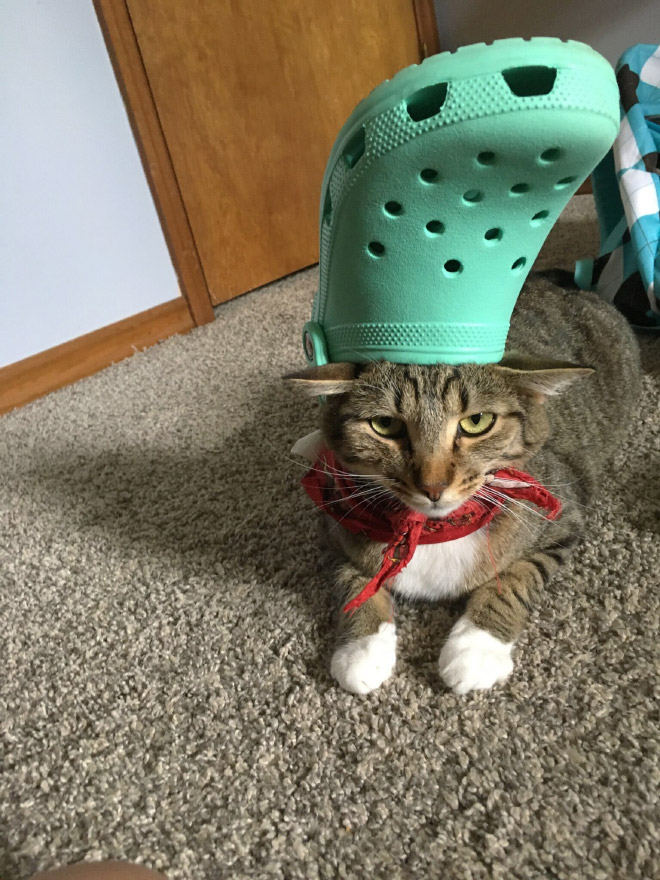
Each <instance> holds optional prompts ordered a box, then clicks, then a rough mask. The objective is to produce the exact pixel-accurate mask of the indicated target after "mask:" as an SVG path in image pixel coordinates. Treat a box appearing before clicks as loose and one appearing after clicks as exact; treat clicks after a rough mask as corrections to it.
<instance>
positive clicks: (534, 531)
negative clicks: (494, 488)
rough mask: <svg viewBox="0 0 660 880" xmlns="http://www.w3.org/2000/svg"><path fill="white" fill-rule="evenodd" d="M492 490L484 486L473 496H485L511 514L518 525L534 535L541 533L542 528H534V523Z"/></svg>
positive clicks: (486, 499)
mask: <svg viewBox="0 0 660 880" xmlns="http://www.w3.org/2000/svg"><path fill="white" fill-rule="evenodd" d="M490 491H491V490H489V489H486V487H485V486H482V487H481V489H478V490H477V491H476V492H475V493H474V495H473V496H472V497H473V498H478V497H480V498H483V499H484V500H485V501H488V502H490V504H494V505H495V507H497V508H499V509H500V510H501V511H502V513H504V514H506V515H507V516H510V517H511V519H513V520H515V521H516V522H517V523H518V525H520V526H522V527H523V528H525V529H526V530H527V531H528V532H529V533H530V534H531V535H533V536H534V537H536V536H537V535H539V534H540V533H541V531H542V530H541V529H540V528H534V527H533V525H534V524H533V523H531V522H529V521H528V520H526V519H525V518H524V517H523V516H521V515H520V514H519V513H517V512H516V511H515V510H512V509H511V508H510V507H509V506H508V505H507V504H505V503H504V502H503V501H502V500H501V499H500V498H498V497H497V496H495V495H491V494H489V493H490ZM505 497H506V500H508V501H512V500H513V499H511V498H508V497H507V496H505ZM523 507H524V505H523ZM525 509H526V510H527V509H528V508H525Z"/></svg>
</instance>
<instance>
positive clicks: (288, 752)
mask: <svg viewBox="0 0 660 880" xmlns="http://www.w3.org/2000/svg"><path fill="white" fill-rule="evenodd" d="M592 212H593V208H592V203H591V201H590V199H588V198H584V197H583V198H581V199H578V200H575V201H574V203H573V204H572V206H571V207H570V210H569V211H568V212H567V214H566V215H565V217H564V219H563V220H562V221H561V223H560V226H559V227H558V228H557V229H556V230H555V232H554V234H553V236H552V239H551V241H550V242H549V244H548V246H547V248H546V251H545V253H544V256H543V264H544V265H546V266H547V265H553V264H556V265H564V266H570V265H571V261H572V259H573V258H575V257H576V256H580V255H582V254H584V253H585V252H589V251H590V250H593V248H594V247H595V229H594V224H593V216H592ZM315 282H316V271H315V270H311V271H308V272H304V273H301V274H299V275H296V276H294V277H292V278H289V279H286V280H284V281H282V282H280V283H278V284H275V285H272V286H271V287H270V288H267V289H265V290H262V291H258V292H255V293H253V294H250V295H248V296H245V297H243V298H241V299H239V300H237V301H235V302H233V303H230V304H228V305H226V306H222V307H221V308H220V309H219V310H218V317H217V320H216V322H215V323H214V324H213V325H212V326H209V327H205V328H203V329H201V330H197V331H195V332H193V333H191V334H190V335H189V336H187V337H185V338H179V339H172V340H170V341H168V342H166V343H164V344H161V345H159V346H157V347H155V348H153V349H151V350H150V351H148V352H146V353H143V354H139V355H136V356H135V357H134V358H132V359H131V360H129V361H125V362H123V363H121V364H119V365H117V366H114V367H112V368H110V369H108V370H106V371H104V372H103V373H101V374H99V375H97V376H95V377H92V378H91V379H88V380H86V381H84V382H80V383H79V384H78V385H76V386H74V387H71V388H68V389H65V390H63V391H61V392H58V393H56V394H53V395H51V396H50V397H48V398H46V399H44V400H42V401H39V402H36V403H35V404H33V405H31V406H28V407H26V408H25V409H23V410H21V411H17V412H15V413H13V414H11V415H9V416H6V417H4V418H3V419H1V420H0V472H1V473H2V477H1V478H0V483H1V485H0V505H1V506H0V516H1V538H2V540H1V542H0V576H1V580H2V584H1V589H2V604H1V610H0V614H1V619H0V632H1V633H2V636H1V639H2V642H1V650H0V664H1V670H0V731H1V739H0V750H1V754H0V849H1V851H2V854H1V856H0V877H2V878H3V880H24V878H26V877H28V876H29V875H30V874H31V873H32V872H33V871H35V870H36V869H37V868H47V867H52V866H54V865H55V864H56V863H60V862H67V861H73V860H77V859H83V858H87V859H92V858H100V857H115V858H127V859H132V860H135V861H141V862H144V863H145V864H147V865H150V866H152V867H154V868H157V869H160V870H162V871H164V872H165V873H166V874H167V875H168V877H169V878H171V880H184V878H185V880H219V878H227V880H228V878H236V880H238V878H241V880H242V878H245V880H247V878H251V880H252V878H282V880H303V878H304V880H308V878H312V880H313V878H324V880H325V878H327V880H330V878H336V877H340V878H342V877H343V878H358V880H360V878H366V877H369V878H374V880H377V878H383V880H384V878H390V877H414V878H417V877H419V878H425V877H431V878H450V880H477V878H479V880H481V878H501V880H535V878H554V880H564V878H566V880H568V878H570V880H576V878H579V880H609V878H617V880H619V878H621V880H633V878H634V880H637V878H649V880H650V878H657V877H658V876H660V839H659V837H660V834H659V827H660V809H659V806H658V792H659V790H660V787H659V783H660V770H659V768H660V756H659V754H658V746H659V740H660V735H659V732H660V725H659V713H658V699H659V697H660V675H659V669H658V659H659V656H658V643H659V633H658V629H659V623H660V583H659V581H660V541H659V533H660V519H659V512H660V466H659V460H660V459H659V453H660V413H659V408H658V404H659V402H660V377H659V375H658V365H660V340H658V341H651V342H647V343H646V344H645V361H646V364H647V368H648V369H649V375H648V376H647V380H646V396H645V400H644V403H643V407H642V410H641V414H640V417H639V421H638V422H637V424H636V425H635V426H633V432H632V435H631V438H632V439H631V445H630V450H629V454H628V456H627V466H626V468H625V470H624V472H623V473H618V472H613V473H606V474H603V486H604V489H605V492H604V497H603V500H602V502H600V503H598V504H597V505H596V506H595V507H594V509H593V516H592V525H591V529H590V533H589V536H588V539H587V540H586V541H585V543H584V545H583V547H582V548H581V550H580V551H579V552H578V553H577V554H576V555H575V558H574V560H573V562H572V563H571V565H569V566H568V568H566V569H565V570H564V572H563V574H562V575H561V576H560V577H558V578H557V579H556V580H555V581H554V582H553V583H552V585H551V587H550V588H549V590H548V597H547V602H546V604H545V606H544V607H543V609H542V610H541V611H539V612H538V614H536V616H535V618H534V621H533V625H532V626H531V628H530V630H529V632H528V633H527V634H526V635H525V637H524V638H523V639H522V641H521V643H520V646H519V649H518V650H517V661H518V662H517V665H516V670H515V672H514V675H513V677H512V678H511V679H510V681H509V682H508V683H507V684H506V685H505V686H504V687H502V688H500V689H498V690H495V691H493V692H490V693H485V694H477V695H473V696H468V697H462V698H458V697H456V696H454V695H453V694H451V693H450V692H448V691H446V690H445V689H444V687H443V686H442V685H441V683H440V681H439V679H438V676H437V673H436V658H437V655H438V652H439V648H440V644H441V642H442V639H443V637H444V635H445V634H446V633H447V631H448V629H449V626H450V622H451V616H452V614H455V613H456V612H455V611H452V610H451V609H447V608H443V607H438V608H421V609H408V610H406V611H405V612H404V613H403V614H402V616H401V630H400V632H401V638H400V660H399V663H398V667H397V675H396V678H395V679H394V680H393V681H392V682H391V683H389V684H387V685H386V686H385V687H383V689H382V690H381V691H379V692H377V693H375V694H373V695H371V696H369V697H367V698H359V697H355V696H351V695H349V694H346V693H343V692H342V691H340V690H339V689H338V688H337V687H335V685H334V684H333V682H332V681H331V679H330V678H329V676H328V672H327V668H328V655H329V650H330V647H331V642H332V634H331V632H330V630H329V618H330V602H329V597H328V591H327V589H326V584H325V579H324V575H323V571H320V570H319V567H318V564H317V552H316V546H315V528H314V515H313V513H312V512H311V511H310V505H309V504H308V503H307V502H306V500H305V498H304V497H303V494H302V491H301V490H300V489H299V487H298V485H297V478H298V476H299V474H300V472H301V469H300V468H299V466H298V465H297V464H295V463H294V462H292V461H291V460H290V459H289V458H288V450H289V448H290V446H291V444H292V442H293V441H294V440H295V439H296V438H297V437H298V436H299V435H300V434H301V433H302V432H304V431H307V430H309V429H311V427H312V426H313V424H314V417H315V416H314V405H313V404H311V403H309V402H305V401H302V400H300V399H299V398H298V397H297V396H296V395H295V394H294V392H292V391H290V390H289V389H287V388H286V387H284V386H283V384H282V383H281V382H280V380H279V377H280V376H281V375H282V374H283V373H284V372H286V371H287V370H290V369H292V368H293V367H295V366H296V365H299V364H300V363H301V356H300V351H299V332H300V327H301V325H302V323H303V320H304V319H305V318H306V316H307V314H308V312H309V309H310V303H311V298H312V292H313V289H314V285H315ZM653 370H655V376H653V375H652V374H651V373H652V371H653Z"/></svg>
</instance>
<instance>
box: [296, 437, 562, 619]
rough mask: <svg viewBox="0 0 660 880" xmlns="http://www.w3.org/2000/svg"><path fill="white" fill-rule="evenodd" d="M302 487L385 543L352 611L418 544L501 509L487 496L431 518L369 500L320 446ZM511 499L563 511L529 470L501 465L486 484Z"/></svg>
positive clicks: (456, 532)
mask: <svg viewBox="0 0 660 880" xmlns="http://www.w3.org/2000/svg"><path fill="white" fill-rule="evenodd" d="M301 482H302V484H303V486H304V487H305V491H306V492H307V494H308V495H309V497H310V498H311V499H312V501H313V502H314V504H316V506H317V507H320V508H321V510H322V511H323V512H324V513H327V514H328V515H329V516H331V517H332V518H333V519H336V520H337V522H338V523H341V525H342V526H343V527H344V528H345V529H348V531H349V532H352V533H353V534H354V535H364V536H365V537H367V538H370V539H371V540H372V541H378V542H381V543H385V544H387V546H386V547H385V549H384V550H383V563H382V565H381V567H380V571H379V572H378V574H377V575H376V576H375V577H374V578H372V579H371V580H370V581H369V583H368V584H367V585H366V586H365V587H364V589H363V590H362V592H361V593H360V594H359V596H356V598H355V599H353V600H352V601H351V602H349V603H348V605H346V607H345V608H344V611H354V610H355V609H356V608H359V607H360V605H362V604H363V603H364V602H366V601H367V599H370V598H371V597H372V596H373V595H374V594H375V593H377V592H378V590H380V588H381V587H382V586H383V584H384V583H385V581H388V580H390V579H391V578H393V577H395V576H396V575H397V574H398V573H399V572H400V571H401V570H402V569H403V568H405V567H406V565H408V563H409V562H410V560H411V559H412V558H413V554H414V552H415V550H416V548H417V545H418V544H439V543H442V542H444V541H453V540H455V539H456V538H463V537H464V536H465V535H470V534H472V532H476V531H478V530H479V529H481V528H483V526H485V525H487V524H488V523H489V522H490V521H491V520H492V519H493V517H495V516H497V515H498V514H499V513H501V507H500V506H499V505H497V504H495V502H493V501H489V500H488V499H487V498H479V499H477V498H468V500H467V501H465V502H464V503H463V504H462V505H461V506H460V507H459V508H457V509H456V510H454V511H453V512H452V513H450V514H449V516H447V517H444V518H442V519H434V518H429V517H427V516H425V515H424V514H423V513H418V512H417V511H415V510H411V509H410V508H408V507H404V506H403V505H402V504H400V503H397V502H396V501H395V500H394V499H392V501H391V502H386V503H383V502H381V501H378V502H372V501H371V500H370V498H369V496H366V497H363V496H362V495H361V493H360V484H359V483H356V482H355V481H354V479H353V477H352V476H350V475H349V474H348V473H346V471H345V470H344V469H343V468H342V467H341V465H340V464H339V463H338V461H337V459H336V458H335V456H334V455H333V453H332V452H330V450H329V449H322V450H321V451H320V453H319V456H318V458H317V459H316V462H315V463H314V466H313V467H312V469H311V470H310V471H309V472H308V473H307V474H305V476H304V477H303V478H302V481H301ZM486 485H487V486H488V485H492V486H496V487H497V490H498V492H500V493H501V494H503V495H506V496H507V497H509V498H520V499H522V500H524V501H531V502H532V503H533V504H536V506H537V507H540V508H541V509H542V510H545V511H546V513H547V519H549V520H554V519H556V518H557V517H558V516H559V514H560V513H561V501H560V500H559V499H558V498H555V496H554V495H552V494H551V493H550V492H549V491H548V490H547V489H546V488H545V487H544V486H542V485H541V484H540V483H538V482H537V481H536V480H535V479H534V478H533V477H530V475H529V474H525V473H523V472H522V471H517V470H514V469H513V468H503V469H502V470H499V471H497V472H496V473H495V474H493V475H492V479H491V482H490V483H487V484H486Z"/></svg>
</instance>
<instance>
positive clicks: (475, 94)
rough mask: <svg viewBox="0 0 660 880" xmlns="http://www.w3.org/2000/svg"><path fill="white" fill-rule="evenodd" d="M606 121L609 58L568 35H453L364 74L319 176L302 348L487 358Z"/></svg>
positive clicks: (408, 357)
mask: <svg viewBox="0 0 660 880" xmlns="http://www.w3.org/2000/svg"><path fill="white" fill-rule="evenodd" d="M618 128H619V97H618V90H617V84H616V80H615V77H614V72H613V70H612V68H611V66H610V65H609V63H608V62H607V61H606V60H605V59H604V58H602V57H601V56H600V55H598V54H597V53H596V52H594V51H593V50H592V49H591V48H590V47H589V46H586V45H584V44H582V43H575V42H562V41H560V40H555V39H549V38H538V39H533V40H530V41H525V40H520V39H512V40H500V41H497V42H495V43H493V44H492V45H489V46H486V45H483V44H481V45H475V46H466V47H464V48H462V49H459V50H458V51H457V52H455V53H443V54H441V55H435V56H433V57H431V58H428V59H427V60H426V61H424V62H423V63H422V64H420V65H419V66H414V67H409V68H406V69H405V70H402V71H401V72H400V73H398V74H397V75H396V76H395V77H394V78H393V79H392V80H388V81H386V82H384V83H382V84H381V85H380V86H378V88H376V89H375V90H374V91H373V92H372V93H371V95H369V97H368V98H366V99H365V100H364V101H362V102H361V103H360V104H359V105H358V106H357V107H356V109H355V110H354V111H353V113H352V114H351V116H350V118H349V119H348V121H347V122H346V124H345V125H344V127H343V128H342V130H341V132H340V133H339V136H338V138H337V141H336V143H335V146H334V148H333V150H332V153H331V156H330V160H329V162H328V166H327V170H326V174H325V178H324V181H323V190H322V198H321V216H320V227H321V257H320V284H319V290H318V293H317V295H316V298H315V301H314V308H313V314H312V320H311V321H310V322H309V323H308V324H306V325H305V328H304V334H303V338H304V348H305V353H306V357H307V360H308V362H309V363H310V364H317V365H321V364H324V363H327V362H338V361H352V362H364V361H368V360H372V359H387V360H390V361H395V362H398V363H418V364H430V363H438V362H444V363H449V364H457V363H465V362H474V363H488V362H496V361H498V360H500V359H501V357H502V355H503V353H504V344H505V342H506V336H507V332H508V328H509V319H510V316H511V312H512V311H513V307H514V305H515V302H516V299H517V297H518V294H519V293H520V289H521V287H522V284H523V282H524V280H525V278H526V276H527V273H528V271H529V270H530V268H531V266H532V264H533V262H534V260H535V258H536V256H537V254H538V252H539V250H540V248H541V245H542V244H543V242H544V241H545V239H546V237H547V235H548V232H549V230H550V229H551V227H552V225H553V224H554V222H555V220H556V219H557V217H558V216H559V214H560V212H561V210H562V209H563V207H564V206H565V204H566V202H567V201H568V200H569V198H570V197H571V196H572V195H573V193H574V192H575V190H576V189H577V188H578V186H579V185H580V183H581V182H582V181H583V180H584V179H585V177H587V175H588V174H589V173H590V172H591V170H592V169H593V168H594V166H595V165H596V164H597V163H598V162H599V161H600V159H601V158H602V157H603V156H604V155H605V153H606V152H607V150H608V149H609V148H610V146H611V145H612V141H613V140H614V138H615V136H616V134H617V131H618Z"/></svg>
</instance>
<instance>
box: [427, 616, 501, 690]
mask: <svg viewBox="0 0 660 880" xmlns="http://www.w3.org/2000/svg"><path fill="white" fill-rule="evenodd" d="M512 650H513V642H508V643H505V642H501V641H500V640H499V639H496V638H495V636H491V634H490V633H489V632H486V630H485V629H481V627H479V626H475V625H474V624H473V623H472V622H471V621H470V620H469V619H468V618H467V617H466V616H465V615H464V616H463V617H461V618H460V620H459V621H458V622H457V623H455V624H454V626H453V628H452V631H451V632H450V633H449V638H448V639H447V641H446V642H445V645H444V647H443V649H442V651H441V652H440V660H439V666H440V675H441V676H442V679H443V681H444V682H445V684H447V685H448V686H449V687H450V688H453V690H454V691H455V692H456V693H457V694H467V692H468V691H480V690H487V689H488V688H491V687H492V686H493V685H494V684H496V682H498V681H504V680H505V679H507V678H508V677H509V676H510V675H511V670H512V669H513V660H512V659H511V652H512Z"/></svg>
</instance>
